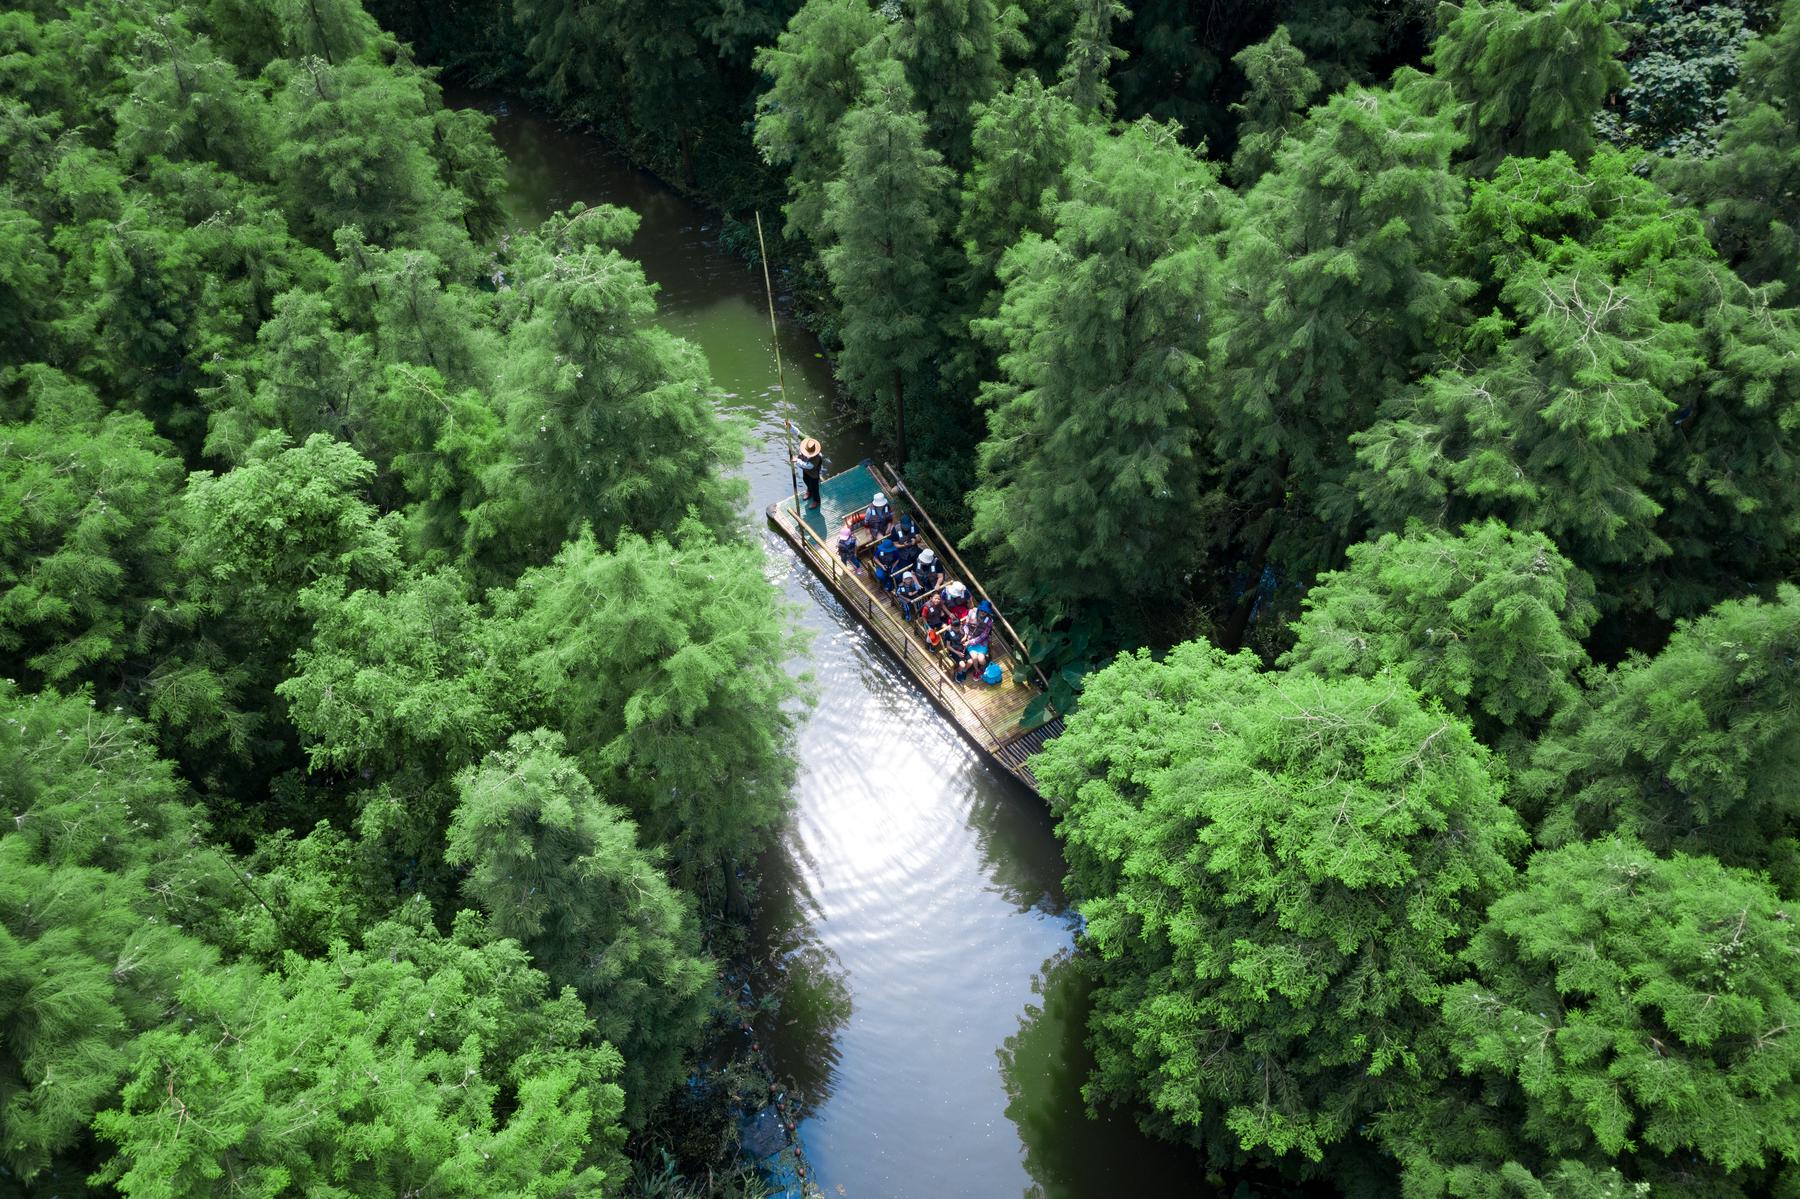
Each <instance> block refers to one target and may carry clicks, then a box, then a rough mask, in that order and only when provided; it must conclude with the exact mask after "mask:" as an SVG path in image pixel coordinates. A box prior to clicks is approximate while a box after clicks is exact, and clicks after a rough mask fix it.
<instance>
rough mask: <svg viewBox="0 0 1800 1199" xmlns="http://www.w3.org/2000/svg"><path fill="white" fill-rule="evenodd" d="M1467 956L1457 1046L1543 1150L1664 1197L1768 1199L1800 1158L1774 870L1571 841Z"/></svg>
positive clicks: (1796, 945)
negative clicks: (1755, 1197)
mask: <svg viewBox="0 0 1800 1199" xmlns="http://www.w3.org/2000/svg"><path fill="white" fill-rule="evenodd" d="M1468 959H1469V961H1470V963H1471V965H1472V966H1473V968H1474V972H1475V978H1474V980H1473V981H1470V982H1465V983H1462V984H1460V985H1458V986H1457V987H1455V988H1454V989H1453V990H1452V991H1451V992H1450V994H1449V995H1448V996H1447V997H1446V1000H1445V1005H1444V1010H1445V1018H1446V1022H1447V1025H1448V1030H1449V1032H1450V1035H1451V1037H1452V1045H1453V1050H1454V1052H1455V1054H1456V1056H1457V1058H1458V1060H1459V1063H1460V1064H1461V1066H1462V1068H1463V1069H1464V1070H1466V1071H1469V1072H1471V1073H1473V1074H1475V1075H1476V1076H1477V1077H1478V1078H1480V1079H1483V1080H1488V1081H1490V1084H1491V1083H1499V1084H1501V1086H1500V1087H1499V1088H1495V1089H1493V1090H1490V1092H1489V1093H1490V1094H1502V1095H1505V1096H1506V1097H1507V1098H1508V1100H1510V1104H1509V1107H1508V1108H1503V1109H1501V1111H1502V1119H1505V1120H1508V1121H1514V1120H1519V1119H1520V1116H1521V1115H1522V1121H1520V1126H1521V1127H1522V1131H1523V1133H1524V1135H1525V1137H1526V1138H1527V1139H1528V1140H1530V1141H1532V1142H1536V1143H1537V1144H1538V1145H1539V1146H1541V1147H1542V1150H1543V1151H1545V1152H1547V1154H1548V1155H1551V1156H1567V1157H1574V1158H1592V1157H1595V1156H1598V1157H1599V1158H1600V1159H1601V1160H1602V1161H1604V1160H1605V1159H1607V1158H1611V1159H1614V1160H1616V1161H1618V1162H1620V1163H1621V1164H1625V1165H1627V1166H1628V1167H1629V1169H1630V1171H1631V1174H1632V1175H1633V1176H1635V1177H1636V1178H1639V1179H1642V1180H1643V1181H1644V1184H1645V1186H1646V1188H1647V1190H1648V1193H1651V1194H1680V1193H1693V1194H1733V1193H1743V1194H1750V1193H1764V1194H1767V1193H1772V1192H1771V1191H1770V1190H1768V1189H1765V1188H1767V1187H1768V1186H1769V1184H1770V1183H1772V1182H1773V1181H1774V1180H1773V1178H1772V1175H1773V1173H1774V1172H1775V1170H1777V1169H1786V1170H1791V1169H1792V1168H1793V1165H1794V1163H1795V1162H1796V1161H1800V1133H1797V1131H1796V1130H1797V1129H1800V1041H1796V1040H1795V1038H1793V1037H1790V1036H1787V1035H1786V1030H1788V1029H1791V1028H1792V1027H1793V1026H1794V1024H1795V1022H1796V1020H1800V998H1797V997H1800V933H1796V929H1795V924H1794V921H1793V919H1792V917H1791V916H1790V915H1789V914H1788V913H1787V911H1786V910H1784V907H1783V904H1782V901H1781V898H1780V897H1779V896H1778V895H1776V894H1775V892H1774V891H1773V889H1771V888H1770V887H1769V886H1768V885H1767V884H1766V883H1764V882H1763V881H1762V880H1760V879H1757V878H1755V877H1754V876H1752V875H1749V874H1747V873H1743V872H1740V871H1735V870H1728V869H1725V868H1723V867H1721V866H1720V865H1719V864H1718V863H1717V862H1714V861H1712V860H1710V859H1707V858H1704V857H1699V858H1691V857H1687V856H1684V855H1678V856H1676V857H1675V858H1673V859H1670V860H1663V859H1658V858H1656V857H1653V856H1651V855H1650V854H1649V853H1647V852H1646V851H1645V850H1644V849H1643V848H1641V847H1640V846H1638V845H1636V844H1635V843H1633V842H1632V841H1630V840H1629V839H1620V840H1605V841H1599V842H1591V843H1587V844H1579V845H1570V846H1568V847H1566V848H1563V849H1559V850H1555V851H1553V852H1547V853H1542V854H1539V855H1538V856H1537V857H1535V858H1534V859H1533V860H1532V863H1531V867H1530V870H1529V871H1528V873H1527V875H1526V877H1525V881H1524V885H1523V886H1522V887H1520V888H1519V889H1518V890H1517V891H1515V892H1513V893H1512V894H1510V895H1506V896H1503V897H1501V898H1500V899H1499V900H1498V901H1497V902H1495V904H1494V905H1493V907H1492V908H1491V909H1490V910H1489V913H1488V918H1487V922H1486V924H1485V925H1484V926H1483V928H1482V929H1481V931H1480V933H1479V934H1478V935H1477V936H1476V938H1475V939H1474V941H1473V943H1472V944H1471V945H1470V947H1469V950H1468ZM1511 1104H1516V1105H1518V1107H1520V1108H1522V1109H1523V1111H1522V1113H1521V1112H1519V1111H1517V1110H1516V1109H1513V1108H1511ZM1490 1118H1491V1117H1490ZM1446 1148H1449V1149H1450V1151H1451V1152H1454V1147H1449V1146H1447V1147H1446ZM1765 1171H1766V1172H1765ZM1740 1188H1742V1189H1741V1190H1740Z"/></svg>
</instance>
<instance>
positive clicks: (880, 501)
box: [869, 491, 887, 508]
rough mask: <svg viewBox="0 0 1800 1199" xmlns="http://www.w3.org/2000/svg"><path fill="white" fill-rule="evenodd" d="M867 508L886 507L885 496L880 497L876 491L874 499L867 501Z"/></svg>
mask: <svg viewBox="0 0 1800 1199" xmlns="http://www.w3.org/2000/svg"><path fill="white" fill-rule="evenodd" d="M869 506H870V507H871V508H884V507H886V506H887V496H885V495H882V494H881V493H880V492H879V491H877V492H876V493H875V498H874V499H872V500H870V501H869Z"/></svg>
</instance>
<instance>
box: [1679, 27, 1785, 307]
mask: <svg viewBox="0 0 1800 1199" xmlns="http://www.w3.org/2000/svg"><path fill="white" fill-rule="evenodd" d="M1727 103H1728V105H1729V115H1728V116H1727V117H1726V119H1725V121H1724V123H1723V124H1722V125H1721V126H1720V128H1719V134H1718V151H1717V153H1715V154H1713V155H1712V156H1710V157H1701V156H1699V155H1682V156H1677V157H1673V158H1670V159H1667V160H1664V161H1663V162H1661V163H1659V164H1658V165H1659V167H1660V171H1661V176H1660V177H1662V178H1664V179H1666V180H1667V181H1668V182H1669V183H1670V185H1671V186H1672V187H1673V188H1674V189H1675V191H1676V192H1677V193H1678V194H1679V195H1681V196H1682V197H1683V198H1685V199H1687V200H1689V201H1690V202H1692V203H1694V204H1696V205H1697V206H1699V207H1700V209H1701V210H1702V211H1703V212H1704V213H1705V214H1706V231H1707V236H1708V237H1710V238H1711V239H1712V242H1713V244H1714V245H1716V246H1717V247H1718V248H1719V251H1720V253H1722V254H1724V255H1725V256H1726V258H1728V259H1729V260H1730V261H1731V263H1732V265H1733V266H1734V267H1736V268H1737V270H1738V273H1739V274H1741V275H1742V276H1743V277H1744V279H1745V280H1746V281H1748V282H1750V283H1752V284H1762V283H1775V282H1779V283H1781V284H1782V285H1783V288H1784V291H1783V296H1784V298H1785V299H1786V301H1787V302H1788V303H1789V304H1790V305H1791V304H1793V303H1795V302H1796V301H1797V300H1800V221H1797V220H1796V218H1795V215H1794V207H1793V198H1792V197H1793V195H1794V191H1795V187H1796V180H1800V0H1786V2H1785V3H1784V4H1783V5H1782V7H1781V13H1780V18H1779V21H1778V23H1777V24H1776V26H1775V27H1774V28H1773V29H1772V30H1770V31H1769V32H1768V33H1766V34H1765V35H1763V37H1761V38H1760V39H1758V40H1757V41H1755V42H1752V43H1751V44H1750V45H1749V47H1748V48H1746V49H1745V51H1744V55H1743V62H1742V74H1741V76H1740V78H1739V82H1738V86H1737V88H1736V89H1735V90H1734V91H1733V92H1732V94H1731V96H1730V97H1729V100H1728V101H1727Z"/></svg>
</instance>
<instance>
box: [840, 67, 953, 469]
mask: <svg viewBox="0 0 1800 1199" xmlns="http://www.w3.org/2000/svg"><path fill="white" fill-rule="evenodd" d="M912 95H913V93H912V90H911V89H910V88H909V87H908V86H907V82H906V79H905V76H904V75H903V74H902V72H901V69H900V64H899V63H897V62H894V61H893V60H891V59H890V60H887V61H884V62H882V63H880V64H878V65H877V66H876V67H874V68H873V70H872V72H871V74H870V76H869V79H868V90H867V92H866V93H865V95H864V97H863V99H862V100H861V102H860V103H858V105H857V106H856V107H855V108H853V109H851V110H850V111H849V112H848V113H846V114H845V115H844V119H843V120H842V121H841V122H840V123H839V126H838V155H839V157H840V159H841V160H842V163H843V170H842V173H841V175H840V176H839V177H838V178H836V179H834V180H832V181H831V182H830V183H828V184H826V187H825V214H824V228H825V231H826V235H827V237H828V238H829V244H828V245H827V246H826V248H825V249H824V250H823V251H822V252H821V254H820V257H821V259H822V260H823V261H824V264H825V273H826V275H827V276H828V277H829V278H830V280H831V287H832V292H833V294H834V295H835V296H836V297H837V301H838V305H839V307H840V309H841V311H842V314H843V315H842V319H841V323H840V324H839V326H838V335H839V337H840V338H841V339H842V340H843V345H844V348H843V352H842V353H841V354H840V355H839V356H838V360H837V367H838V370H839V372H840V374H841V375H842V376H843V379H844V381H845V382H846V383H847V384H848V385H849V388H850V391H851V393H852V395H853V396H855V397H856V398H857V399H859V400H862V401H863V402H865V403H867V404H869V405H870V409H871V412H872V415H873V417H874V423H875V426H876V428H877V429H880V430H882V431H883V432H891V433H892V435H893V437H894V441H895V444H896V446H897V456H898V460H899V461H900V463H901V465H905V461H906V409H907V401H908V399H909V398H923V396H924V395H925V394H927V392H928V389H929V387H930V384H929V382H928V380H929V379H930V378H931V373H932V370H933V368H934V366H935V365H936V364H937V360H938V359H939V357H940V356H941V354H942V353H943V350H944V346H945V334H944V330H943V328H942V326H941V324H940V323H939V322H940V320H941V313H942V309H943V305H944V301H945V292H944V274H945V271H946V270H947V268H948V255H947V254H946V252H945V249H944V247H943V245H942V244H941V241H940V239H941V238H942V236H943V234H944V233H945V231H946V230H947V228H948V222H949V220H950V215H949V214H948V213H946V212H945V211H944V204H943V200H942V197H943V196H944V195H945V194H947V192H948V190H949V188H950V184H951V178H952V177H951V174H950V172H949V171H948V170H947V169H945V167H944V163H943V159H942V157H941V156H940V155H939V154H938V152H937V151H936V150H933V149H931V148H930V147H929V146H927V144H926V127H925V121H924V119H923V118H922V117H921V116H920V115H919V114H918V112H917V111H915V110H914V108H913V102H912Z"/></svg>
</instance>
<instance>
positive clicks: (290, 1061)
mask: <svg viewBox="0 0 1800 1199" xmlns="http://www.w3.org/2000/svg"><path fill="white" fill-rule="evenodd" d="M403 920H404V923H400V924H388V925H385V926H381V927H378V928H376V929H373V930H371V931H370V935H369V938H368V940H369V945H368V947H367V948H366V949H364V950H362V951H353V950H349V949H346V948H343V947H339V948H338V949H337V950H336V951H334V952H333V953H332V955H331V956H330V957H329V958H327V959H323V960H314V961H307V960H305V959H302V958H300V957H298V956H294V957H291V958H289V959H288V961H287V962H286V963H285V964H284V966H283V968H282V971H281V972H280V973H279V974H258V973H256V972H255V971H254V970H251V969H248V968H245V967H243V966H237V967H233V968H231V969H228V970H222V971H210V972H204V973H201V972H196V973H195V974H193V975H191V976H189V977H187V978H185V979H183V980H182V983H181V986H180V988H179V998H180V1003H181V1013H182V1019H180V1020H179V1021H178V1022H172V1023H171V1024H170V1025H169V1026H167V1027H165V1028H160V1029H158V1030H156V1031H154V1032H152V1033H150V1034H148V1035H146V1036H145V1037H144V1038H143V1040H142V1041H141V1042H140V1044H139V1045H138V1047H137V1055H136V1062H135V1065H134V1067H133V1073H132V1078H131V1080H130V1081H129V1082H128V1083H127V1085H126V1087H125V1091H124V1097H123V1102H122V1104H121V1106H120V1107H119V1109H117V1110H115V1111H109V1112H107V1113H105V1114H104V1115H103V1116H102V1117H101V1119H100V1121H99V1128H100V1132H101V1135H102V1136H103V1137H105V1138H106V1140H108V1141H109V1142H111V1143H112V1145H113V1146H114V1157H113V1160H112V1161H111V1162H110V1163H109V1165H108V1167H107V1169H106V1170H105V1171H104V1172H103V1173H102V1175H101V1178H102V1179H103V1180H104V1181H106V1182H110V1183H111V1184H112V1185H113V1186H114V1187H116V1188H117V1189H118V1192H119V1193H120V1194H122V1195H124V1196H126V1199H152V1197H155V1199H203V1197H205V1196H212V1195H217V1194H218V1193H219V1192H220V1191H221V1190H228V1189H239V1190H242V1191H244V1192H246V1193H249V1194H266V1195H278V1194H283V1193H299V1194H313V1195H334V1194H338V1195H357V1196H359V1197H363V1199H403V1197H404V1196H408V1195H418V1194H440V1195H452V1196H468V1197H469V1199H474V1197H476V1196H481V1197H483V1199H489V1197H491V1199H540V1197H542V1196H549V1195H593V1194H601V1193H604V1189H603V1188H604V1187H605V1182H606V1179H607V1177H608V1176H609V1175H616V1174H622V1173H623V1162H622V1160H621V1156H620V1153H619V1149H620V1146H621V1142H622V1140H623V1134H622V1131H621V1129H620V1127H619V1115H620V1107H621V1101H620V1093H619V1087H618V1084H617V1083H616V1082H615V1081H614V1080H615V1079H616V1077H617V1075H618V1071H619V1059H618V1055H617V1054H616V1053H615V1052H614V1051H612V1050H611V1049H610V1048H608V1047H607V1046H604V1045H601V1046H598V1047H590V1046H586V1045H583V1044H582V1043H581V1039H582V1037H583V1034H584V1033H585V1031H586V1027H587V1021H586V1020H585V1019H583V1017H582V1014H581V1009H580V1005H579V1004H577V1003H576V1002H575V1001H574V998H573V997H572V996H569V995H567V994H565V995H563V996H561V997H559V998H554V999H553V998H551V997H550V996H549V995H548V994H547V988H546V985H545V979H544V976H543V975H542V974H540V973H539V972H538V971H537V970H534V969H533V968H532V967H531V965H530V963H529V962H528V960H527V959H526V956H525V954H524V953H523V952H521V950H520V949H519V947H518V945H517V944H515V943H514V942H512V941H506V940H488V939H487V938H486V937H485V936H484V934H483V933H482V931H481V930H480V928H479V922H476V921H470V920H468V919H467V918H466V917H465V918H463V919H460V920H459V921H458V925H457V929H456V932H455V934H454V935H453V936H452V937H451V938H448V939H446V938H442V937H440V936H438V934H437V933H436V932H434V931H433V930H431V928H430V924H429V918H428V917H427V916H426V914H425V913H423V912H422V911H419V910H418V908H417V907H415V908H413V909H411V910H409V911H408V912H406V913H404V915H403ZM176 1127H179V1128H180V1130H181V1132H182V1135H180V1136H176V1135H173V1130H174V1128H176Z"/></svg>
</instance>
